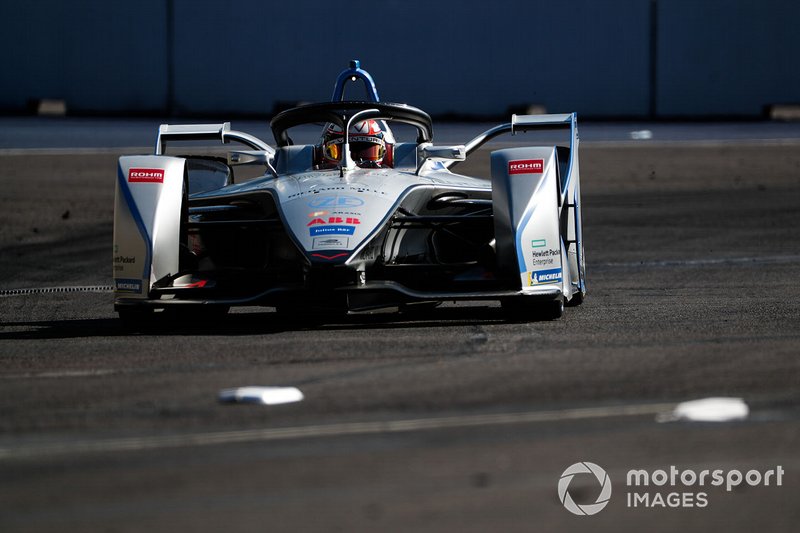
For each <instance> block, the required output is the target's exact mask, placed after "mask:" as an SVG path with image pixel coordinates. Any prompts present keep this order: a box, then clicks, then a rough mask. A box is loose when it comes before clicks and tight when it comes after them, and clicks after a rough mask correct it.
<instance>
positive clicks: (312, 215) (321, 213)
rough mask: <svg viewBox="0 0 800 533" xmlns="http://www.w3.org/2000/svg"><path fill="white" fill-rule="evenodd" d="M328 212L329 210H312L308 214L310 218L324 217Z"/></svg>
mask: <svg viewBox="0 0 800 533" xmlns="http://www.w3.org/2000/svg"><path fill="white" fill-rule="evenodd" d="M327 214H328V211H312V212H311V213H309V214H308V217H309V218H317V217H324V216H325V215H327Z"/></svg>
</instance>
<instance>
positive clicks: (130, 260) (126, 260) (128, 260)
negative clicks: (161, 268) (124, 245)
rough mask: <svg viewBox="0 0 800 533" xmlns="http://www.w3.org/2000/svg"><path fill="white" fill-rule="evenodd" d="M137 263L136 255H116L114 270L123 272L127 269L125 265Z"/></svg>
mask: <svg viewBox="0 0 800 533" xmlns="http://www.w3.org/2000/svg"><path fill="white" fill-rule="evenodd" d="M115 248H116V247H115ZM135 264H136V258H135V257H130V256H126V255H115V256H114V272H122V271H124V270H125V265H135Z"/></svg>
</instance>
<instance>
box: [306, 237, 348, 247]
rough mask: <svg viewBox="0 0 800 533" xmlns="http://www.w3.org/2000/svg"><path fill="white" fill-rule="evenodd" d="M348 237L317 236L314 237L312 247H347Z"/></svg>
mask: <svg viewBox="0 0 800 533" xmlns="http://www.w3.org/2000/svg"><path fill="white" fill-rule="evenodd" d="M349 245H350V239H349V238H348V237H317V238H316V239H314V243H313V246H312V247H313V248H315V249H326V250H329V249H331V248H348V247H349Z"/></svg>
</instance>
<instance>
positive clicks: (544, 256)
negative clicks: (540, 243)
mask: <svg viewBox="0 0 800 533" xmlns="http://www.w3.org/2000/svg"><path fill="white" fill-rule="evenodd" d="M534 242H536V241H534ZM560 255H561V251H560V250H556V249H553V248H549V249H547V250H533V251H531V258H532V261H531V264H532V265H533V266H544V265H552V264H554V263H555V258H556V257H559V256H560Z"/></svg>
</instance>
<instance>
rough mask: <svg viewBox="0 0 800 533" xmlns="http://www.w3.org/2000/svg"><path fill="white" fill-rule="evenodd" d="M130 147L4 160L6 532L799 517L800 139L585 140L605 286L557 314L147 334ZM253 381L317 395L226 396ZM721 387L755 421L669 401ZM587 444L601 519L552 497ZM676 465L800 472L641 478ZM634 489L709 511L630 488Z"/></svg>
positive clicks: (581, 495)
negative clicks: (725, 481) (274, 398)
mask: <svg viewBox="0 0 800 533" xmlns="http://www.w3.org/2000/svg"><path fill="white" fill-rule="evenodd" d="M122 153H130V152H126V151H125V150H122V149H120V150H116V151H115V150H101V151H97V152H95V151H92V150H88V151H87V150H83V151H80V150H76V151H75V153H70V152H69V151H68V150H66V151H47V150H43V151H25V150H22V151H19V152H14V151H8V150H7V151H5V152H3V153H2V154H0V176H1V177H2V189H1V192H0V291H3V292H0V294H2V296H0V360H2V365H0V413H2V414H1V415H0V530H1V531H4V532H9V531H55V530H58V531H142V530H146V529H149V530H154V531H161V530H167V529H169V530H173V531H189V530H193V531H208V530H230V531H267V530H269V531H584V530H585V531H676V530H681V531H708V530H711V529H712V528H713V529H716V530H720V531H754V530H758V531H762V532H764V531H796V527H797V526H796V525H797V523H798V522H800V508H798V507H797V500H798V494H799V492H798V483H799V482H800V451H798V450H800V424H798V421H800V357H798V352H799V351H800V350H799V349H798V347H799V346H800V342H799V341H800V329H799V328H798V326H800V303H798V301H799V299H798V298H799V297H800V288H798V283H797V278H798V275H800V266H799V265H800V236H799V235H798V232H797V229H798V227H800V143H798V142H797V141H796V140H769V141H758V142H749V141H746V140H741V139H737V140H731V141H726V142H666V143H659V142H649V143H632V142H631V143H585V144H584V146H583V147H582V154H581V171H582V180H583V181H582V186H583V200H584V226H585V229H584V233H585V242H586V254H587V258H588V264H587V269H588V276H589V284H590V285H589V291H590V292H589V296H588V298H587V300H586V302H585V303H584V304H583V305H582V306H580V307H577V308H569V309H567V310H566V313H565V316H564V318H563V319H561V320H558V321H553V322H534V323H508V322H506V321H505V320H504V317H503V315H502V314H501V313H500V309H499V307H497V306H488V307H487V306H486V305H479V306H467V305H457V306H456V305H449V306H446V307H443V308H439V309H436V310H433V311H429V312H426V313H422V314H418V315H397V314H393V313H374V314H370V315H359V316H353V317H348V318H346V319H336V320H334V321H333V322H331V323H329V324H325V325H322V326H316V325H313V324H304V323H288V322H284V321H281V320H279V319H277V318H276V316H275V314H274V313H273V312H272V310H271V309H254V310H253V309H251V310H237V311H235V312H233V313H231V314H230V315H229V316H228V317H227V318H226V319H224V320H222V321H220V322H219V323H216V324H202V325H199V326H193V325H178V326H169V325H168V326H165V327H163V328H159V329H157V330H155V331H151V332H148V333H130V332H127V331H125V330H124V329H123V328H122V327H121V326H120V324H119V323H118V321H117V320H116V318H115V315H114V313H113V310H112V301H111V294H110V292H108V290H107V289H106V287H107V286H109V285H110V284H111V279H110V278H111V259H110V258H111V229H112V205H113V193H114V175H115V165H116V157H117V156H118V155H120V154H122ZM486 157H487V155H486V152H482V153H479V154H477V156H476V158H475V160H474V161H470V162H468V163H466V164H464V165H462V166H461V167H460V168H459V169H458V170H459V171H460V172H464V173H469V172H471V171H474V172H477V173H480V172H482V170H481V168H482V167H481V165H484V164H485V162H486ZM48 288H49V289H51V290H44V289H48ZM53 288H55V289H53ZM13 289H33V290H27V291H20V292H14V291H13ZM243 385H282V386H294V387H298V388H299V389H300V390H302V392H303V393H304V395H305V400H304V401H302V402H299V403H293V404H286V405H277V406H263V405H225V404H221V403H219V402H218V401H217V395H218V392H219V391H220V390H221V389H225V388H229V387H236V386H243ZM717 396H727V397H740V398H743V399H744V400H745V401H746V402H747V403H748V405H749V406H750V416H749V417H748V418H747V419H746V420H744V421H738V422H726V423H698V422H686V421H672V422H664V421H663V419H664V415H667V414H669V413H670V411H671V409H672V408H673V407H674V405H675V404H677V403H678V402H683V401H686V400H693V399H698V398H706V397H717ZM582 461H590V462H593V463H596V464H597V465H600V466H601V467H602V468H604V469H605V470H606V471H607V472H608V475H609V478H610V479H611V482H612V486H613V493H612V496H611V499H610V501H609V503H608V505H607V507H606V508H605V509H604V510H602V511H601V512H600V513H598V514H596V515H594V516H574V515H572V514H570V513H569V512H568V511H567V510H566V509H565V508H564V507H563V506H562V505H561V503H560V501H559V496H558V492H557V485H558V481H559V479H560V477H561V475H562V472H564V470H565V469H566V468H567V467H568V466H570V465H572V464H573V463H576V462H582ZM672 465H674V466H675V467H677V468H678V469H679V470H685V469H693V470H695V471H701V470H703V469H709V470H713V469H723V470H725V471H730V470H732V469H734V470H740V471H742V472H746V471H748V470H751V469H758V470H760V471H761V472H764V471H766V470H768V469H775V468H776V467H777V466H778V465H780V466H781V467H782V468H783V469H784V471H785V473H784V475H783V478H782V485H781V486H775V485H774V484H773V485H771V486H769V487H764V486H757V487H750V486H747V485H746V484H744V486H738V487H734V488H733V489H732V490H731V491H730V492H729V491H726V490H725V488H724V487H713V486H705V487H697V486H691V487H685V486H683V485H679V486H677V487H668V486H665V487H660V488H659V487H653V486H651V487H647V488H642V487H639V488H638V489H635V488H634V489H632V488H630V487H627V486H626V473H627V472H628V471H629V470H631V469H647V470H649V471H654V470H657V469H664V470H667V471H668V470H669V468H670V466H672ZM634 491H636V492H639V493H643V492H647V493H649V496H650V497H653V498H654V497H655V494H662V495H665V496H666V495H667V494H668V493H670V492H677V493H689V494H690V496H689V498H690V499H691V498H695V497H696V494H697V493H698V492H705V493H706V494H707V500H708V505H707V506H705V507H679V508H669V507H666V508H661V507H648V508H644V507H642V506H641V505H640V506H638V507H635V508H632V507H629V506H628V505H627V498H628V494H627V493H629V492H634ZM599 493H600V485H599V484H598V482H597V481H596V480H595V479H594V477H592V476H590V475H586V474H582V475H577V476H576V477H575V478H574V479H573V481H572V483H571V484H570V486H569V494H570V495H571V497H572V498H573V499H574V501H575V502H576V503H578V504H591V503H594V502H595V500H596V498H597V496H598V495H599Z"/></svg>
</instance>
